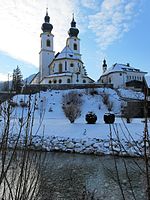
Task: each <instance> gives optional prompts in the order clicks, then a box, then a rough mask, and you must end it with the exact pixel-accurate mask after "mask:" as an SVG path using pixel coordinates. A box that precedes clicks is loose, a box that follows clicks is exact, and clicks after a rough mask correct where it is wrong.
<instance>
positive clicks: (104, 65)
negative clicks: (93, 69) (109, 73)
mask: <svg viewBox="0 0 150 200" xmlns="http://www.w3.org/2000/svg"><path fill="white" fill-rule="evenodd" d="M106 70H107V64H106V60H105V59H104V60H103V73H105V72H106Z"/></svg>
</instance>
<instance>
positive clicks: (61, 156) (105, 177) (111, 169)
mask: <svg viewBox="0 0 150 200" xmlns="http://www.w3.org/2000/svg"><path fill="white" fill-rule="evenodd" d="M125 165H126V166H127V170H126V169H125ZM139 166H140V167H141V166H142V167H143V164H142V160H140V159H134V158H125V159H122V158H119V157H116V158H115V159H114V158H113V157H112V156H102V157H100V156H94V155H81V154H69V153H54V152H53V153H52V152H50V153H47V156H46V160H45V163H44V164H43V167H42V170H41V172H40V180H39V188H40V198H41V200H59V199H61V200H80V199H83V196H86V194H88V195H87V196H89V198H88V197H87V196H86V197H85V198H84V199H87V200H88V199H92V194H93V193H94V199H97V200H122V199H123V198H122V195H121V190H120V188H119V185H118V180H119V181H120V182H121V186H122V188H123V193H124V196H125V199H127V200H132V199H134V198H133V193H132V189H131V187H130V185H132V188H133V191H134V195H135V198H136V199H137V200H145V199H146V197H145V180H144V178H143V172H142V171H141V170H140V168H139ZM116 169H118V175H119V179H117V177H118V176H117V170H116ZM130 183H131V184H130Z"/></svg>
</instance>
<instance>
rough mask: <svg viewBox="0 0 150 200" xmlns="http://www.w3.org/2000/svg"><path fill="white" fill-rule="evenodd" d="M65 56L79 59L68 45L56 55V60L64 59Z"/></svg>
mask: <svg viewBox="0 0 150 200" xmlns="http://www.w3.org/2000/svg"><path fill="white" fill-rule="evenodd" d="M56 55H57V54H56ZM64 58H69V59H78V58H77V56H76V55H75V54H74V52H73V51H72V50H71V49H70V48H69V47H68V46H66V47H65V48H64V49H63V50H62V51H61V52H60V53H59V54H58V55H57V56H56V57H55V60H59V59H64Z"/></svg>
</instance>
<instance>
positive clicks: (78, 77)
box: [31, 11, 94, 84]
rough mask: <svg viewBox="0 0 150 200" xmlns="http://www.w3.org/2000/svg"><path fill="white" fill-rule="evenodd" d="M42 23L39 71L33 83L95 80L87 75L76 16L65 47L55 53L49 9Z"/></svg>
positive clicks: (87, 81)
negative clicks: (82, 57)
mask: <svg viewBox="0 0 150 200" xmlns="http://www.w3.org/2000/svg"><path fill="white" fill-rule="evenodd" d="M44 20H45V22H44V23H43V24H42V31H43V33H41V35H40V37H41V50H40V53H39V60H40V61H39V73H38V74H37V75H36V76H35V77H34V79H33V80H32V82H31V84H39V83H40V84H69V83H72V84H83V83H93V82H94V81H93V80H92V79H91V78H90V77H88V76H87V74H86V70H85V66H84V63H83V62H82V59H81V53H80V39H79V38H78V34H79V30H78V29H77V28H76V22H75V20H74V17H73V19H72V22H71V28H70V29H69V31H68V35H69V37H68V38H67V40H66V46H65V47H64V49H63V50H62V51H61V52H60V53H57V54H56V55H55V52H54V49H53V38H54V35H53V34H52V33H51V31H52V29H53V26H52V24H50V17H49V16H48V11H47V12H46V16H45V18H44Z"/></svg>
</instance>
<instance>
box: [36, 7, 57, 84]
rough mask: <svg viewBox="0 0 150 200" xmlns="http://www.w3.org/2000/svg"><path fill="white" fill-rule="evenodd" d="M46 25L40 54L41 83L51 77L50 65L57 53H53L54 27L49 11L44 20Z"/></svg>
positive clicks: (43, 28) (42, 34) (43, 26)
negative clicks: (43, 79)
mask: <svg viewBox="0 0 150 200" xmlns="http://www.w3.org/2000/svg"><path fill="white" fill-rule="evenodd" d="M44 21H45V22H44V23H43V24H42V27H41V29H42V31H43V33H41V35H40V37H41V50H40V53H39V59H40V60H39V65H40V66H39V68H40V69H39V70H40V81H41V80H42V78H43V77H44V76H48V75H49V67H48V66H49V64H50V63H51V62H52V60H53V59H54V54H55V52H54V51H53V37H54V35H53V34H52V33H51V31H52V29H53V26H52V24H50V17H49V16H48V9H47V10H46V16H45V18H44Z"/></svg>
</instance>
